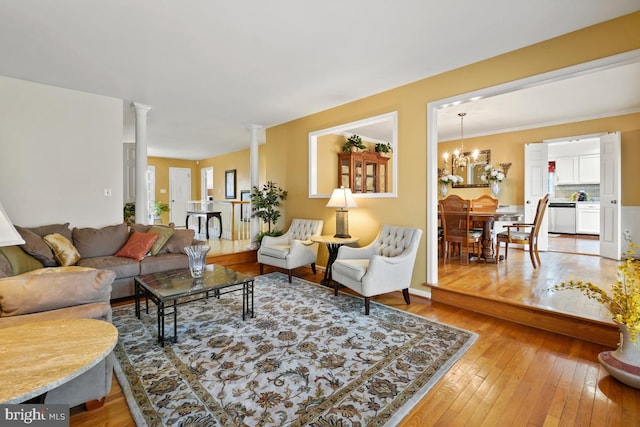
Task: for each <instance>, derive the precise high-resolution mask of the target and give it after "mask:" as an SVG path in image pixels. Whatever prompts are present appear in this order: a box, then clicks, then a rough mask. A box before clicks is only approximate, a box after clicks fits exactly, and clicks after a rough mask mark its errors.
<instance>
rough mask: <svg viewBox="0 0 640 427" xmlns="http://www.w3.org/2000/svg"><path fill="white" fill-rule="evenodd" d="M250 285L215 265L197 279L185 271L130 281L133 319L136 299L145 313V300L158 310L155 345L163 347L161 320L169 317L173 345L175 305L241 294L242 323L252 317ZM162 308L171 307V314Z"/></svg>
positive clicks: (240, 275)
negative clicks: (171, 324) (133, 290)
mask: <svg viewBox="0 0 640 427" xmlns="http://www.w3.org/2000/svg"><path fill="white" fill-rule="evenodd" d="M253 282H254V277H253V276H249V275H247V274H243V273H238V272H237V271H234V270H231V269H230V268H226V267H223V266H221V265H216V264H211V265H207V266H206V268H205V271H204V275H203V276H202V277H199V278H197V279H194V278H193V277H191V273H190V271H189V269H188V268H184V269H179V270H170V271H165V272H162V273H153V274H145V275H143V276H138V277H136V278H135V279H134V285H135V304H136V317H137V318H138V319H139V318H140V299H141V297H143V296H144V297H145V298H146V301H145V306H146V312H147V313H149V300H151V301H152V302H153V303H154V304H155V305H156V306H157V307H158V313H157V317H158V342H159V343H160V345H162V346H164V343H165V342H166V339H165V334H164V319H165V316H166V315H170V314H173V338H172V340H173V342H177V340H178V305H179V304H185V303H188V302H190V301H193V300H195V299H201V298H193V297H198V296H201V297H202V298H208V297H209V294H213V295H214V296H215V297H217V298H219V297H220V295H223V294H227V293H230V292H237V291H242V320H245V319H246V316H247V315H249V314H250V315H251V317H253V315H254V313H253ZM166 307H172V308H173V312H172V313H167V312H166Z"/></svg>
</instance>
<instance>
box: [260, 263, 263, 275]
mask: <svg viewBox="0 0 640 427" xmlns="http://www.w3.org/2000/svg"><path fill="white" fill-rule="evenodd" d="M263 273H264V264H263V263H260V274H263Z"/></svg>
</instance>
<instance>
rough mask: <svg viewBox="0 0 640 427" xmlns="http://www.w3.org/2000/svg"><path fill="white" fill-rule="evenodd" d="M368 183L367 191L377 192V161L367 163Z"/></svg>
mask: <svg viewBox="0 0 640 427" xmlns="http://www.w3.org/2000/svg"><path fill="white" fill-rule="evenodd" d="M365 170H366V185H367V193H376V192H377V188H376V187H377V185H376V164H375V163H367V164H366V167H365Z"/></svg>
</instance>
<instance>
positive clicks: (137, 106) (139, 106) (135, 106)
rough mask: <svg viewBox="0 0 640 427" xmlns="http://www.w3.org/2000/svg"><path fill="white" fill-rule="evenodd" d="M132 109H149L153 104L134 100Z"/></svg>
mask: <svg viewBox="0 0 640 427" xmlns="http://www.w3.org/2000/svg"><path fill="white" fill-rule="evenodd" d="M131 109H132V110H136V111H145V112H146V111H149V110H150V109H151V105H147V104H142V103H140V102H132V103H131Z"/></svg>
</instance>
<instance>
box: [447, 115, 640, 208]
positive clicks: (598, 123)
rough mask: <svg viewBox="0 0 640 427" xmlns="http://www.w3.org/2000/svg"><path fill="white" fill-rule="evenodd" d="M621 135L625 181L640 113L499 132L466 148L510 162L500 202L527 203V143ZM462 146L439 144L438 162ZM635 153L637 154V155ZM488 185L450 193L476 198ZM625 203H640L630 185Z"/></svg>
mask: <svg viewBox="0 0 640 427" xmlns="http://www.w3.org/2000/svg"><path fill="white" fill-rule="evenodd" d="M615 131H620V134H621V140H622V141H621V155H622V165H621V170H622V174H623V181H624V177H625V176H629V174H631V175H633V176H635V175H634V174H635V173H636V172H635V169H634V168H635V166H634V165H633V163H632V161H631V160H630V159H634V158H635V159H636V162H637V159H640V151H639V150H640V113H635V114H625V115H622V116H615V117H607V118H604V119H597V120H587V121H582V122H576V123H568V124H563V125H555V126H546V127H541V128H536V129H528V130H523V131H518V132H507V133H499V134H495V135H486V136H482V137H478V138H465V139H464V144H465V150H468V151H471V150H474V149H476V148H477V149H479V150H491V164H493V165H494V167H496V168H498V169H499V168H500V166H499V164H500V163H505V162H511V168H510V169H509V173H508V176H507V179H505V180H504V181H502V182H501V183H500V194H499V196H498V198H499V199H500V204H502V205H522V204H524V145H525V144H526V143H530V142H540V141H543V140H545V139H555V138H563V137H568V136H576V135H588V134H594V133H599V132H615ZM459 145H460V141H459V140H454V141H447V142H443V143H440V144H438V159H439V160H438V164H439V165H440V166H441V165H442V155H443V154H444V152H449V153H451V152H452V151H453V150H454V149H455V148H456V147H458V146H459ZM634 156H635V157H634ZM490 193H491V191H490V190H489V188H488V187H481V188H450V191H449V194H456V195H458V196H460V197H462V198H465V199H473V198H475V197H478V196H480V195H481V194H490ZM621 203H622V205H623V206H640V192H639V191H637V190H636V189H635V188H634V187H633V186H631V185H626V186H625V185H624V184H623V185H622V201H621Z"/></svg>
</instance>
